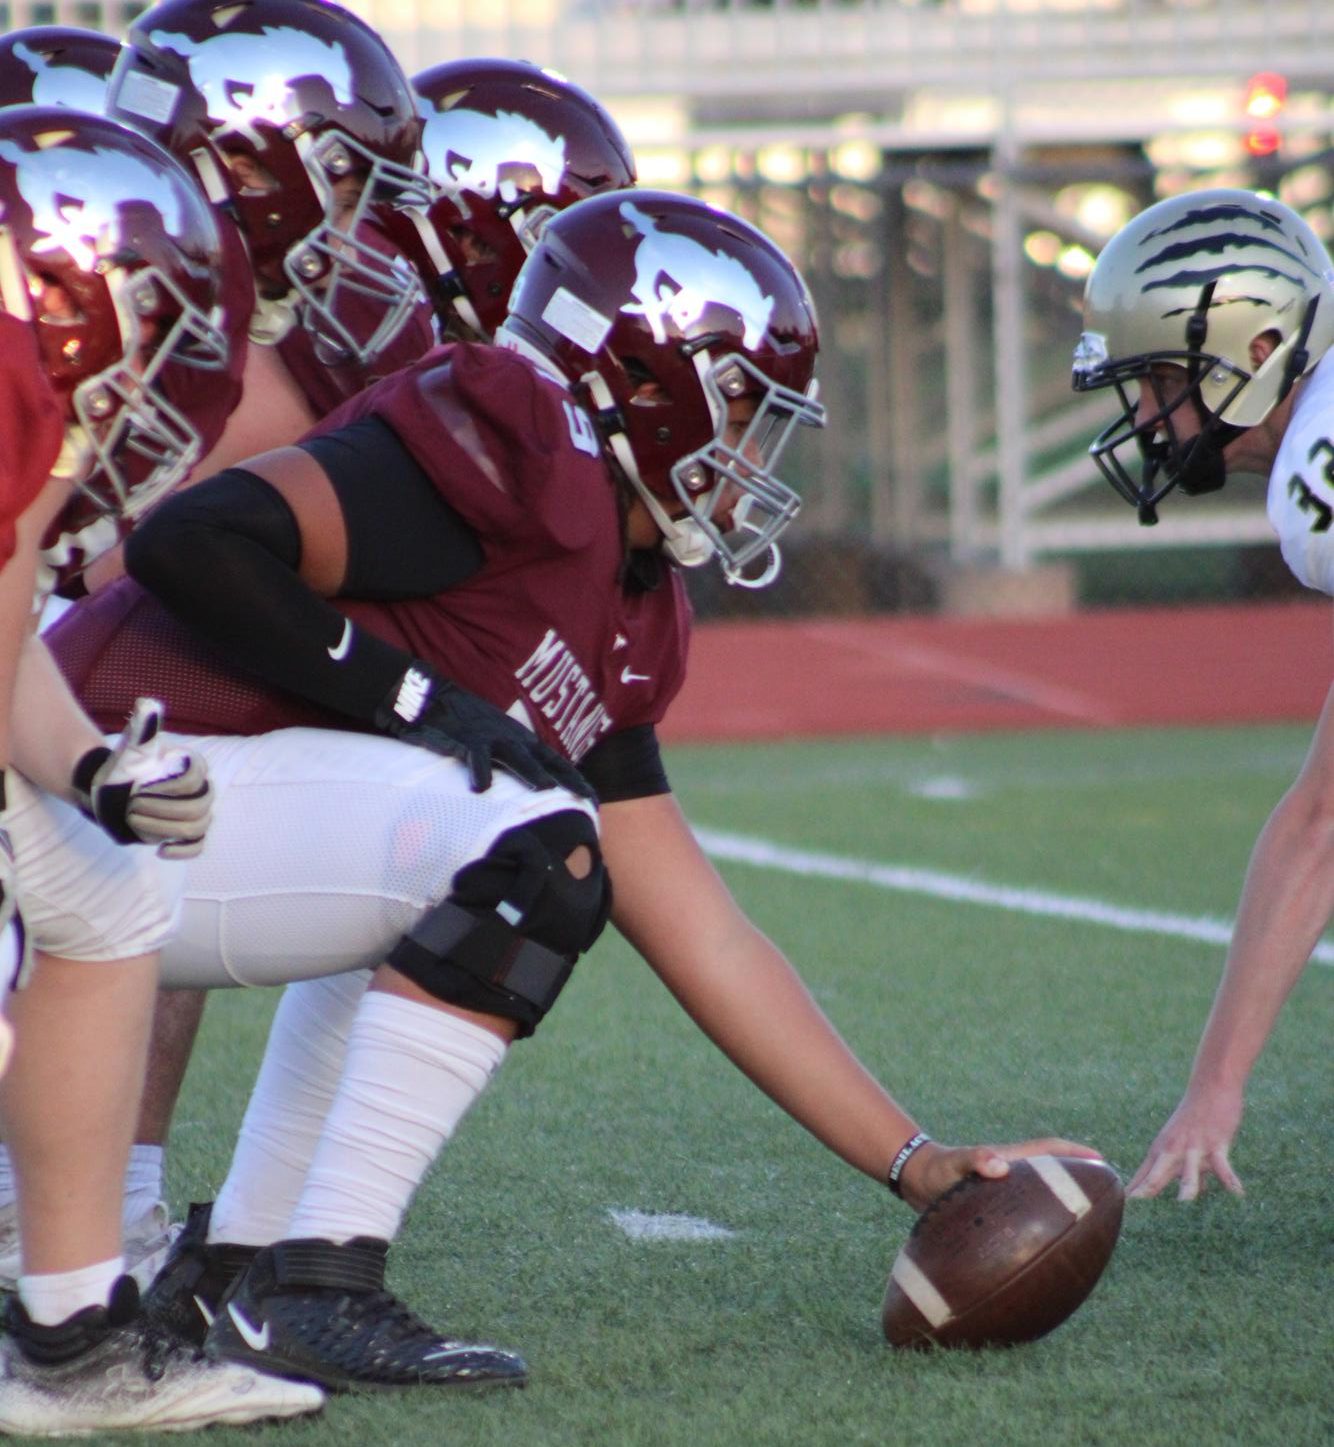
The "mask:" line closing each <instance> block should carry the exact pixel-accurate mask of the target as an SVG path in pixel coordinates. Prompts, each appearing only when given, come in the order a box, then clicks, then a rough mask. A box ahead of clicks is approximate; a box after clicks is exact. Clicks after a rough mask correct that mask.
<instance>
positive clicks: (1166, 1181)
mask: <svg viewBox="0 0 1334 1447" xmlns="http://www.w3.org/2000/svg"><path fill="white" fill-rule="evenodd" d="M1241 1111H1242V1098H1241V1092H1240V1091H1239V1090H1237V1091H1231V1090H1212V1091H1209V1090H1206V1091H1198V1092H1197V1091H1187V1092H1186V1094H1185V1096H1184V1097H1183V1099H1182V1101H1181V1104H1180V1105H1178V1106H1177V1108H1176V1110H1174V1111H1173V1112H1172V1115H1171V1117H1170V1119H1169V1120H1168V1122H1167V1124H1166V1125H1165V1126H1164V1127H1163V1128H1162V1130H1160V1131H1159V1132H1158V1135H1157V1138H1156V1139H1155V1140H1154V1143H1153V1144H1152V1145H1151V1146H1150V1147H1149V1151H1148V1154H1147V1155H1146V1156H1145V1157H1144V1160H1143V1161H1142V1162H1141V1164H1140V1168H1139V1170H1137V1171H1136V1172H1135V1174H1134V1175H1133V1176H1132V1177H1131V1178H1130V1185H1129V1187H1128V1189H1127V1194H1128V1195H1130V1196H1140V1197H1145V1196H1156V1195H1158V1193H1159V1192H1160V1191H1162V1190H1164V1189H1165V1188H1166V1187H1167V1186H1170V1185H1171V1184H1172V1182H1173V1181H1175V1180H1177V1179H1180V1181H1181V1185H1180V1187H1179V1188H1178V1190H1177V1200H1178V1201H1193V1200H1195V1199H1196V1197H1197V1196H1198V1195H1199V1194H1200V1192H1201V1191H1202V1190H1204V1188H1205V1186H1206V1185H1207V1184H1208V1181H1209V1177H1210V1176H1217V1177H1218V1179H1219V1180H1220V1181H1221V1182H1222V1183H1223V1185H1224V1186H1225V1187H1226V1188H1227V1189H1228V1190H1229V1191H1231V1192H1233V1193H1234V1194H1235V1195H1238V1196H1242V1195H1245V1190H1244V1188H1243V1187H1242V1184H1241V1179H1240V1178H1239V1177H1238V1175H1237V1173H1236V1171H1234V1170H1233V1169H1232V1164H1231V1162H1230V1161H1229V1160H1228V1150H1229V1149H1230V1147H1231V1145H1232V1141H1233V1138H1234V1137H1235V1136H1236V1134H1237V1128H1238V1126H1240V1124H1241Z"/></svg>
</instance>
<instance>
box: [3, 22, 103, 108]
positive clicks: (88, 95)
mask: <svg viewBox="0 0 1334 1447" xmlns="http://www.w3.org/2000/svg"><path fill="white" fill-rule="evenodd" d="M13 56H14V59H15V60H21V61H22V62H23V64H24V65H26V66H27V67H28V69H29V70H30V71H32V103H33V105H38V106H73V107H74V109H75V110H81V111H92V112H93V113H94V114H95V115H100V114H101V112H102V108H103V106H104V105H105V103H106V95H107V83H106V78H105V77H104V76H100V75H95V74H94V73H93V72H92V71H90V70H84V68H83V67H82V66H81V65H52V64H51V62H50V61H49V60H48V59H47V57H46V56H45V55H43V54H42V52H41V51H40V50H34V49H33V48H32V46H30V45H25V44H24V42H23V41H21V40H16V41H15V42H14V50H13Z"/></svg>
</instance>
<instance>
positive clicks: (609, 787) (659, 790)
mask: <svg viewBox="0 0 1334 1447" xmlns="http://www.w3.org/2000/svg"><path fill="white" fill-rule="evenodd" d="M579 772H580V773H581V774H582V775H583V776H584V778H585V779H587V780H588V782H589V783H590V784H591V785H592V786H593V788H594V790H595V791H596V793H597V796H598V801H599V802H600V803H602V804H617V803H623V802H624V801H625V800H627V799H645V798H647V797H648V796H649V795H650V794H670V793H671V792H672V786H671V785H670V784H669V783H668V782H667V771H666V769H664V768H663V764H662V751H661V749H660V748H659V747H658V735H657V732H656V731H655V729H654V727H653V725H652V724H638V725H636V727H634V728H628V729H621V730H620V731H619V732H618V733H614V734H610V735H608V737H607V738H605V739H603V740H602V742H601V743H600V744H596V745H594V747H593V748H591V749H589V751H588V752H587V753H586V754H585V755H584V757H583V758H582V759H581V760H580V763H579Z"/></svg>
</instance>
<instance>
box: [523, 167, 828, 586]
mask: <svg viewBox="0 0 1334 1447" xmlns="http://www.w3.org/2000/svg"><path fill="white" fill-rule="evenodd" d="M497 341H498V342H499V343H500V344H501V345H504V346H511V347H516V348H518V349H520V350H526V351H531V352H533V353H535V354H536V355H537V356H538V357H539V358H540V359H542V360H543V361H544V362H545V363H546V364H547V365H549V366H550V367H551V368H552V369H554V370H555V371H556V372H558V373H559V374H560V375H561V376H563V377H564V378H565V379H566V380H567V381H568V382H569V383H571V384H572V385H573V386H574V389H575V391H576V393H578V394H580V395H581V396H582V397H583V398H585V399H586V400H587V401H588V402H589V403H590V405H591V409H592V410H593V411H594V413H595V414H596V418H597V423H598V426H599V429H600V432H601V436H602V439H603V446H604V450H605V451H606V452H607V453H608V454H609V456H610V458H611V459H612V461H613V462H614V463H615V464H616V466H617V467H618V468H619V470H620V472H621V473H622V474H623V475H624V477H625V480H626V482H627V483H628V484H629V486H630V487H631V489H632V490H633V492H634V494H635V496H636V497H637V498H638V500H639V501H640V502H641V503H642V504H643V506H644V507H645V509H646V510H647V512H648V514H649V515H650V517H651V518H652V519H653V521H654V522H655V523H656V525H657V527H658V530H659V531H660V533H661V534H662V537H663V540H664V541H663V544H662V546H663V549H664V551H666V552H667V553H668V555H669V556H671V557H672V558H673V559H674V560H675V561H676V562H678V563H679V564H681V565H682V566H687V567H690V566H697V565H699V564H701V563H703V562H706V561H707V560H708V559H709V558H711V557H714V558H717V559H718V561H719V563H720V565H721V567H722V569H723V573H724V575H725V576H726V578H727V580H728V581H729V582H732V583H737V584H740V585H741V586H745V587H760V586H764V585H765V584H767V583H769V582H772V581H773V579H774V578H775V577H776V576H777V573H778V567H779V560H778V550H777V547H776V543H777V539H778V537H779V535H780V534H781V533H782V531H783V530H784V529H785V528H786V527H787V526H788V525H789V524H790V523H791V522H792V520H793V519H794V518H795V517H796V515H797V512H798V509H799V507H800V498H799V495H798V493H797V491H796V489H795V488H793V487H792V486H790V485H789V484H788V483H787V482H786V481H784V480H783V479H782V478H780V477H779V476H778V474H777V467H778V465H779V462H780V460H781V457H782V454H783V451H784V448H785V447H786V445H787V443H788V441H789V440H790V438H791V435H792V432H793V430H794V429H795V428H796V427H798V426H813V427H819V426H823V424H824V409H823V408H822V407H821V406H820V404H819V402H818V401H816V397H815V393H816V387H815V380H814V368H815V357H816V352H817V350H818V345H819V344H818V337H817V330H816V321H815V310H814V307H813V305H812V303H811V299H810V294H809V293H808V291H807V290H806V286H805V283H804V282H803V281H802V279H801V277H800V275H799V274H798V272H797V270H796V268H795V267H794V266H793V265H792V263H791V262H790V261H789V260H788V258H787V257H786V256H785V255H784V254H783V253H782V252H781V251H780V250H779V249H778V247H777V246H775V245H774V243H773V242H772V241H770V240H769V239H768V237H766V236H764V235H763V233H761V232H759V231H757V230H756V229H755V228H754V227H752V226H750V225H749V224H748V223H747V222H745V221H742V220H741V219H740V218H738V217H735V216H731V215H729V214H728V213H727V212H724V211H720V210H718V209H717V208H715V207H712V206H710V205H708V204H707V203H705V202H703V201H699V200H697V199H695V198H693V197H688V196H680V195H676V194H674V193H670V192H657V191H638V192H631V193H626V194H624V195H620V194H607V195H601V196H596V197H592V198H590V199H589V200H586V201H581V202H579V203H578V204H577V205H575V206H572V207H570V208H569V209H568V210H566V211H563V212H561V214H560V215H559V216H557V217H555V218H554V219H553V220H552V221H550V222H549V223H548V225H547V227H546V229H545V230H544V232H543V234H542V238H541V240H540V242H539V243H538V245H537V248H536V249H535V251H534V252H533V254H532V256H531V257H530V258H529V260H528V262H527V263H526V265H525V266H524V268H523V270H522V271H521V272H520V274H519V278H518V281H517V282H516V284H515V289H514V295H513V297H512V299H511V306H510V316H509V319H508V320H507V321H506V323H505V324H504V326H503V327H502V328H501V330H500V333H499V334H498V335H497ZM746 400H748V401H749V402H750V403H751V404H752V410H751V411H750V412H749V413H748V414H746V415H745V416H744V417H742V416H741V415H739V413H740V409H738V408H735V404H737V403H739V402H742V401H746Z"/></svg>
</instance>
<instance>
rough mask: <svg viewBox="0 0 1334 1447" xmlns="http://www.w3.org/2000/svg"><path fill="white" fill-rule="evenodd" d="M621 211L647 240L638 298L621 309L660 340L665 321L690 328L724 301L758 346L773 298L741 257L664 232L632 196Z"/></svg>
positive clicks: (639, 258)
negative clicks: (638, 318) (642, 321)
mask: <svg viewBox="0 0 1334 1447" xmlns="http://www.w3.org/2000/svg"><path fill="white" fill-rule="evenodd" d="M620 210H621V215H622V216H624V217H625V219H626V220H627V221H628V222H629V223H630V224H631V226H633V227H634V228H635V230H636V231H638V232H639V234H640V236H641V237H642V238H643V240H642V241H641V242H640V243H639V246H638V248H637V250H636V251H635V281H634V286H633V287H632V288H631V292H632V294H633V296H634V298H635V300H634V302H627V303H626V305H625V306H623V307H622V308H621V310H622V311H623V312H625V313H627V314H628V315H630V316H642V317H644V318H645V319H646V320H647V322H648V324H649V327H650V328H651V330H652V332H653V340H654V341H655V342H665V341H666V340H667V329H666V327H665V325H664V322H665V320H667V319H669V318H670V320H671V321H672V323H673V325H674V326H675V327H676V328H677V330H678V331H685V330H686V329H687V328H688V327H690V326H691V325H693V324H694V323H695V322H697V321H698V320H699V319H700V317H702V316H703V315H704V310H705V308H706V307H708V306H711V305H716V306H724V307H727V308H729V309H730V310H731V311H734V312H736V313H737V315H738V316H739V317H740V318H741V325H742V342H743V344H744V345H745V346H747V347H757V346H759V344H760V342H761V341H762V340H763V339H764V334H765V332H766V331H767V330H768V329H769V319H770V317H772V315H773V310H774V299H773V297H771V296H765V294H764V292H763V291H762V290H761V289H760V285H759V283H758V282H757V281H756V280H755V278H754V277H753V276H752V275H751V273H750V272H749V271H748V270H747V269H746V267H745V266H744V265H743V264H742V263H741V262H740V261H738V260H737V259H736V257H735V256H728V255H727V253H726V252H723V251H710V250H709V249H708V247H706V246H701V245H700V243H699V242H698V241H696V240H695V239H694V238H693V237H690V236H682V235H680V234H679V233H675V232H671V231H660V230H659V229H658V226H657V223H656V222H655V221H654V220H653V218H652V217H651V216H649V215H647V214H645V213H644V212H643V211H641V210H640V209H639V207H638V206H636V205H635V204H634V202H633V201H625V202H623V203H622V204H621V208H620Z"/></svg>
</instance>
